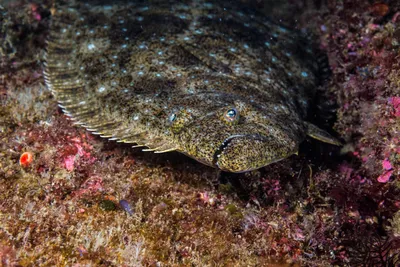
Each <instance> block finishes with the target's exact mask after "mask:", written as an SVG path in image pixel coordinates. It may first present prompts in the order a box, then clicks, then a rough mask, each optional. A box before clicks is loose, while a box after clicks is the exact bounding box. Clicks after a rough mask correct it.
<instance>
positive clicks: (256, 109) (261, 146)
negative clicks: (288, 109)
mask: <svg viewBox="0 0 400 267" xmlns="http://www.w3.org/2000/svg"><path fill="white" fill-rule="evenodd" d="M215 103H217V104H216V105H215V106H208V109H207V111H206V112H203V114H201V113H199V112H193V109H191V108H185V109H181V110H180V111H179V112H176V113H174V114H173V115H172V118H171V129H172V132H173V133H174V136H175V138H176V139H177V140H178V142H179V144H180V151H181V152H182V153H184V154H186V155H188V156H190V157H192V158H194V159H196V160H197V161H199V162H201V163H203V164H206V165H209V166H212V167H215V168H218V169H220V170H222V171H227V172H234V173H241V172H246V171H251V170H255V169H258V168H261V167H264V166H266V165H268V164H270V163H273V162H276V161H279V160H281V159H284V158H286V157H288V156H290V155H292V154H294V153H296V152H297V150H298V145H299V143H300V142H301V141H302V140H303V139H304V126H303V124H302V122H301V121H300V120H293V118H291V117H290V115H288V114H285V112H284V111H283V110H279V109H278V110H277V109H276V108H275V109H274V107H268V106H259V105H257V104H254V103H251V102H250V101H243V100H235V101H231V103H225V105H219V104H218V101H216V102H215Z"/></svg>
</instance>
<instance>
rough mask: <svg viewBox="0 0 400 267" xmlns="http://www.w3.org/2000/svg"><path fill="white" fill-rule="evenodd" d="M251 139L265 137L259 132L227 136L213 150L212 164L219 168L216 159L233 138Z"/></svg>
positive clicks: (262, 138)
mask: <svg viewBox="0 0 400 267" xmlns="http://www.w3.org/2000/svg"><path fill="white" fill-rule="evenodd" d="M238 138H241V139H244V138H245V139H253V140H265V141H266V138H265V137H263V136H262V135H259V134H237V135H231V136H229V137H228V138H226V139H225V140H224V141H223V142H222V143H221V145H220V146H219V147H218V149H217V150H216V151H215V153H214V156H213V165H214V166H216V167H218V168H219V165H218V160H219V157H220V156H221V154H222V153H223V152H224V150H225V149H226V148H227V147H228V146H229V144H230V143H231V142H232V141H233V140H235V139H238Z"/></svg>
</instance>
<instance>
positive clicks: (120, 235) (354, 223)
mask: <svg viewBox="0 0 400 267" xmlns="http://www.w3.org/2000/svg"><path fill="white" fill-rule="evenodd" d="M21 5H22V3H21ZM296 5H297V4H296ZM370 8H371V5H370V4H368V3H366V1H358V2H357V3H354V4H353V5H349V4H346V5H343V4H340V3H339V4H337V5H336V6H329V8H328V9H327V10H326V9H322V10H316V11H315V10H314V11H312V10H311V11H310V12H311V14H312V15H313V16H311V19H308V18H307V16H308V13H304V14H302V15H301V17H299V21H301V20H304V21H308V22H309V24H310V26H312V25H315V28H316V29H319V30H320V31H321V34H322V37H323V38H322V46H324V47H326V48H327V50H328V51H329V52H330V53H329V55H330V59H331V65H332V66H333V80H332V82H331V84H330V89H331V90H332V91H335V92H336V93H337V95H338V97H339V99H340V101H339V106H340V108H339V116H338V122H337V124H336V125H337V126H336V128H337V129H338V131H339V132H340V133H341V136H343V137H344V138H345V140H346V141H347V145H346V146H345V147H344V148H343V152H344V153H345V155H344V156H343V157H341V158H337V157H335V158H333V157H322V158H324V159H325V158H327V160H323V161H322V162H321V160H320V161H318V160H317V161H314V160H313V159H310V158H307V157H306V156H305V155H304V154H302V153H300V154H299V156H298V157H293V158H290V159H288V160H287V161H284V162H279V163H277V164H273V165H271V166H269V167H268V168H265V169H262V170H260V171H257V172H252V173H247V174H242V175H236V176H224V175H223V176H222V177H221V178H220V179H219V180H218V179H217V178H216V174H215V173H214V170H213V169H210V168H207V167H204V166H202V165H201V164H197V163H195V162H194V161H191V160H188V159H186V158H185V157H183V156H179V155H175V154H173V155H168V156H166V155H158V156H155V155H152V154H146V155H145V154H143V153H141V152H138V151H137V150H133V149H131V148H130V146H128V145H126V146H121V145H116V144H114V143H110V142H107V141H105V140H100V139H98V138H96V137H93V136H92V135H90V134H88V133H86V131H85V130H83V129H79V128H77V127H75V126H74V125H73V122H72V121H70V120H68V119H67V117H65V116H64V115H62V113H61V111H60V110H57V108H56V103H55V101H54V100H53V99H52V97H51V94H50V92H48V90H47V89H46V88H45V87H44V85H43V81H42V78H43V77H42V76H41V74H40V73H41V72H40V67H39V64H36V63H35V62H36V60H38V58H40V57H39V55H37V58H35V59H32V58H31V57H30V56H29V57H27V58H24V57H22V56H21V57H19V56H18V55H22V53H18V51H21V50H22V51H24V50H26V47H25V46H24V45H25V44H22V43H19V42H18V38H12V36H9V40H12V41H13V42H12V45H13V48H15V49H12V50H10V51H14V50H15V51H16V52H17V54H13V55H12V59H13V60H15V62H16V64H13V65H12V66H14V67H12V68H10V69H5V67H4V66H3V65H1V66H0V75H1V78H2V79H0V90H1V92H4V93H2V96H1V98H0V101H1V108H0V115H1V116H0V262H1V264H2V265H5V266H72V265H74V264H76V265H92V266H123V265H125V266H140V265H144V266H154V265H161V266H182V265H184V266H186V265H193V266H207V265H213V264H215V265H220V266H225V265H226V266H273V265H272V263H271V262H272V261H274V260H277V261H279V262H280V263H282V264H283V263H285V264H286V265H279V266H288V264H290V263H291V264H292V266H300V265H301V266H332V265H333V266H334V265H335V264H336V265H337V266H343V265H349V266H360V265H362V264H364V265H367V266H382V264H383V263H382V262H383V261H385V262H386V263H388V265H389V266H390V263H393V262H395V260H397V261H398V258H396V255H399V250H398V249H399V247H398V238H399V236H400V231H399V225H400V219H399V218H400V216H399V211H398V210H399V208H400V203H399V197H398V196H399V186H400V185H399V181H398V179H399V178H398V175H399V174H398V171H399V147H400V144H399V142H400V141H399V135H398V133H399V117H398V111H399V105H398V104H399V97H400V96H399V93H398V92H399V91H398V88H399V86H400V81H399V77H400V75H399V74H400V66H399V65H398V63H397V60H396V56H397V55H398V50H399V46H398V45H397V44H396V43H397V42H398V41H397V37H396V36H397V34H396V31H397V29H398V26H399V22H398V19H397V17H398V16H396V14H397V11H400V8H399V6H398V4H397V6H396V3H394V2H393V4H390V3H388V8H389V11H388V15H387V16H388V17H386V18H382V17H381V15H379V14H381V13H379V12H380V11H379V12H378V13H375V12H372V11H371V9H370ZM380 8H382V7H380ZM46 9H47V10H49V9H50V5H49V6H47V7H46V6H45V5H43V6H39V7H37V9H36V8H35V10H34V12H33V13H32V12H31V11H29V12H26V13H20V12H18V13H17V14H14V15H15V16H14V15H13V16H11V18H10V19H11V20H12V17H13V18H18V20H14V21H10V22H11V24H8V25H14V24H15V23H16V21H20V23H32V21H36V22H35V23H37V18H38V16H37V13H35V12H39V11H37V10H46ZM18 10H21V11H22V10H32V9H31V6H24V5H23V8H13V9H12V10H11V11H10V12H11V13H12V12H17V11H18ZM324 10H325V11H324ZM47 12H50V11H46V12H44V13H39V14H40V15H41V17H40V19H41V23H43V25H45V20H46V16H45V14H46V13H47ZM323 12H325V14H324V13H323ZM327 12H328V13H327ZM321 13H322V14H324V16H323V17H324V20H323V21H322V20H321V19H320V17H321V16H322V15H321ZM31 14H33V18H31V17H29V19H28V18H26V16H32V15H31ZM299 14H301V13H299ZM24 16H25V17H24ZM21 17H22V18H21ZM4 25H5V24H3V26H4ZM43 25H42V26H43ZM30 27H31V26H30ZM28 28H29V27H28ZM44 29H45V27H43V28H42V31H43V30H44ZM3 31H5V30H4V29H2V32H3ZM7 32H8V33H10V31H7ZM11 32H12V31H11ZM33 32H36V31H33ZM39 32H40V31H39ZM14 34H15V33H14ZM38 36H43V32H40V33H39V34H38V35H35V34H33V35H32V36H31V38H39V39H40V37H38ZM27 43H30V44H32V43H36V44H41V43H42V42H31V41H29V42H27ZM39 47H40V45H39ZM36 49H37V48H36ZM37 50H38V49H37ZM27 54H28V55H30V53H27ZM2 56H3V57H6V56H7V54H5V55H3V54H2ZM16 59H18V61H17V60H16ZM32 62H34V63H32ZM7 66H8V65H7ZM25 152H29V153H32V155H33V160H32V161H30V160H28V161H25V159H24V158H23V159H22V162H30V164H29V165H28V166H27V167H23V166H21V165H20V159H21V155H23V153H25ZM319 156H320V155H318V157H319ZM29 158H30V157H27V158H26V159H29ZM332 159H334V160H335V162H332ZM364 244H367V245H366V246H365V247H362V246H360V245H364ZM376 251H383V252H384V253H385V254H384V255H386V256H385V257H381V254H379V255H378V254H376ZM366 255H370V258H368V257H366ZM397 257H398V256H397ZM363 260H364V262H363ZM277 266H278V265H277ZM394 266H395V265H394Z"/></svg>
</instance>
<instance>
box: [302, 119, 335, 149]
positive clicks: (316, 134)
mask: <svg viewBox="0 0 400 267" xmlns="http://www.w3.org/2000/svg"><path fill="white" fill-rule="evenodd" d="M306 126H307V135H308V136H310V137H312V138H314V139H317V140H319V141H322V142H325V143H328V144H332V145H336V146H342V145H343V144H342V142H340V141H339V140H338V139H336V138H335V137H333V136H332V135H330V134H329V133H328V132H326V131H324V130H322V129H320V128H318V127H317V126H315V125H314V124H312V123H309V122H306Z"/></svg>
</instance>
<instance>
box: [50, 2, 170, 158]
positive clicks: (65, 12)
mask: <svg viewBox="0 0 400 267" xmlns="http://www.w3.org/2000/svg"><path fill="white" fill-rule="evenodd" d="M83 19H84V18H82V17H81V16H80V14H78V13H77V12H76V11H75V10H74V9H72V8H59V9H57V11H56V13H55V14H54V15H53V17H52V22H51V30H50V33H49V36H48V40H47V53H46V62H45V64H44V65H45V71H44V75H45V81H46V84H47V87H48V88H49V89H50V90H51V91H52V93H53V94H54V96H55V97H56V99H57V101H58V102H59V106H60V107H61V109H62V110H63V111H64V112H65V114H66V115H68V116H69V117H71V118H72V119H73V120H74V121H75V124H78V125H82V126H83V127H85V128H87V129H88V130H89V131H91V132H92V133H93V134H97V135H100V136H101V137H104V138H109V139H111V140H116V141H118V142H124V143H134V144H137V145H138V146H146V147H148V148H149V149H148V150H149V151H150V150H151V151H156V152H164V151H173V150H176V149H177V148H176V145H174V144H172V141H171V140H167V138H166V136H163V135H161V134H159V133H158V132H157V131H156V130H154V129H151V128H150V127H148V125H146V124H144V123H142V122H141V121H138V120H133V119H132V118H129V114H125V113H124V112H123V108H124V107H123V106H122V107H116V106H111V105H109V104H105V103H104V102H105V101H99V98H100V97H103V99H104V98H105V97H107V95H102V94H101V92H100V91H101V90H98V89H96V88H94V84H95V82H96V81H94V82H93V81H92V80H93V79H94V78H93V77H90V76H89V75H88V72H85V71H84V68H85V67H86V66H85V63H84V62H83V59H82V58H83V57H84V54H83V52H82V50H84V49H86V50H88V49H89V50H90V49H91V48H93V47H94V46H95V45H94V44H91V43H88V42H87V40H86V39H87V38H89V37H88V36H86V37H85V36H80V33H79V32H78V31H77V29H78V30H82V31H84V30H85V27H83V26H82V25H83V24H82V20H83ZM79 24H82V25H79ZM75 26H76V27H75ZM82 35H83V34H82ZM85 38H86V39H85ZM107 49H113V48H112V47H110V48H106V49H105V50H104V51H103V54H99V55H98V56H99V57H100V56H104V55H107V54H108V53H111V51H108V50H107ZM95 56H96V55H94V56H93V57H95ZM93 68H95V67H93ZM109 88H110V91H117V93H118V90H117V89H118V85H115V87H113V86H110V87H109ZM119 91H121V90H119ZM117 93H116V94H117ZM122 104H123V103H121V105H122Z"/></svg>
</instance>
